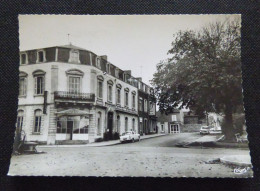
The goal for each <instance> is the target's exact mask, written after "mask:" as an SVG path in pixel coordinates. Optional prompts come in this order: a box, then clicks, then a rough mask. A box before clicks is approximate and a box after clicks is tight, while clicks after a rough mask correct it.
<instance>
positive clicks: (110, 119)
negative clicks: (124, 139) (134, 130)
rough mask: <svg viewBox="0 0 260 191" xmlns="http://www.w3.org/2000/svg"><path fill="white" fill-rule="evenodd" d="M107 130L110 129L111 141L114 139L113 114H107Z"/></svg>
mask: <svg viewBox="0 0 260 191" xmlns="http://www.w3.org/2000/svg"><path fill="white" fill-rule="evenodd" d="M107 119H108V120H107V129H108V137H109V140H111V139H112V133H113V113H112V112H108V114H107Z"/></svg>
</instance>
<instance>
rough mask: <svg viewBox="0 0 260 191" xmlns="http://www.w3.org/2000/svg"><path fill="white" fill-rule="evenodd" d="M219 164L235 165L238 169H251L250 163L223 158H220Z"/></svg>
mask: <svg viewBox="0 0 260 191" xmlns="http://www.w3.org/2000/svg"><path fill="white" fill-rule="evenodd" d="M220 162H221V163H223V164H227V165H235V166H240V167H252V164H251V163H246V162H237V161H231V160H227V159H224V158H220Z"/></svg>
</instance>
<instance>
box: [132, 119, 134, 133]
mask: <svg viewBox="0 0 260 191" xmlns="http://www.w3.org/2000/svg"><path fill="white" fill-rule="evenodd" d="M132 130H133V131H135V118H133V119H132Z"/></svg>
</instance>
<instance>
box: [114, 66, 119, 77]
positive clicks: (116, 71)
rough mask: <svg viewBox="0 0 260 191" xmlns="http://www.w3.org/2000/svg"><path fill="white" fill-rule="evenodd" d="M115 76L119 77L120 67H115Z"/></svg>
mask: <svg viewBox="0 0 260 191" xmlns="http://www.w3.org/2000/svg"><path fill="white" fill-rule="evenodd" d="M115 77H116V78H119V69H118V68H116V69H115Z"/></svg>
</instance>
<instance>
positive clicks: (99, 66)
mask: <svg viewBox="0 0 260 191" xmlns="http://www.w3.org/2000/svg"><path fill="white" fill-rule="evenodd" d="M97 67H98V68H99V69H101V64H100V58H99V57H97Z"/></svg>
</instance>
